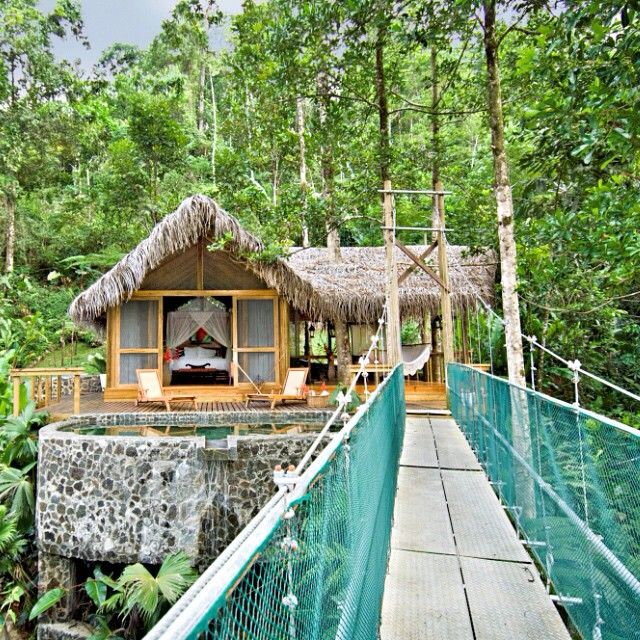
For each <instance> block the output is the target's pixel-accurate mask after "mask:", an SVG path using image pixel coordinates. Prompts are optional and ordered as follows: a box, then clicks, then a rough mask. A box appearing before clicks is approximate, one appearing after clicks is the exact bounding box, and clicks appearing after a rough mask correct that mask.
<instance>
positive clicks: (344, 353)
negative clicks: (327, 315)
mask: <svg viewBox="0 0 640 640" xmlns="http://www.w3.org/2000/svg"><path fill="white" fill-rule="evenodd" d="M333 326H334V328H335V331H336V364H337V365H338V379H339V380H340V382H342V383H343V384H345V385H347V386H348V385H349V383H350V382H351V371H350V369H349V367H350V365H351V343H350V341H349V327H348V325H347V323H346V322H345V321H344V320H342V318H337V317H336V318H334V320H333Z"/></svg>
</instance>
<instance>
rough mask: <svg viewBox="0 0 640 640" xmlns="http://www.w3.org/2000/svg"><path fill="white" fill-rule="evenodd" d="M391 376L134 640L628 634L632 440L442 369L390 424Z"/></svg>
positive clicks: (639, 508)
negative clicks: (425, 408)
mask: <svg viewBox="0 0 640 640" xmlns="http://www.w3.org/2000/svg"><path fill="white" fill-rule="evenodd" d="M402 373H403V372H402V367H401V366H398V367H396V368H395V369H394V370H393V371H391V372H390V373H389V375H388V376H387V377H386V379H385V380H384V381H383V383H382V384H381V385H380V386H379V387H377V388H376V390H375V391H374V392H373V393H372V394H370V396H369V398H368V400H367V402H366V403H365V404H364V405H362V406H361V407H360V408H359V409H358V410H357V411H356V413H355V414H354V415H352V416H347V414H346V413H345V412H344V404H345V403H346V402H347V398H346V397H345V399H344V400H343V405H342V407H339V408H338V410H337V411H336V413H335V414H334V417H333V419H332V420H333V422H335V421H337V420H340V419H342V420H344V425H343V427H342V429H341V430H340V431H339V432H337V433H336V434H335V435H333V436H332V438H331V440H330V442H329V444H328V445H326V446H324V448H320V447H319V446H317V447H312V449H310V450H309V452H308V453H307V455H306V456H305V459H304V460H303V461H301V463H300V464H299V465H298V468H297V469H296V471H295V472H292V473H290V474H284V475H280V476H279V477H278V478H276V480H277V485H274V487H276V486H277V491H276V492H275V493H274V497H273V498H272V500H271V501H270V502H269V503H268V504H267V505H265V507H264V508H263V509H262V510H261V511H260V513H259V514H258V515H257V516H256V517H255V518H254V520H253V521H252V522H251V523H250V524H249V526H248V527H247V528H246V529H245V530H244V531H243V532H242V533H241V534H240V535H239V536H238V538H237V539H236V540H235V541H234V542H233V543H232V544H231V545H230V546H229V547H228V548H227V549H226V550H225V551H224V552H223V553H222V554H221V556H220V557H219V558H218V559H217V560H216V561H215V562H214V563H213V564H212V565H211V566H210V567H209V569H208V570H207V571H205V573H204V574H203V575H202V576H201V577H200V578H199V580H198V581H197V582H196V583H195V584H194V585H193V587H192V588H191V589H190V590H189V591H188V592H187V593H186V594H185V595H184V596H183V598H182V599H181V600H179V601H178V602H177V603H176V605H174V606H173V607H172V608H171V609H170V610H169V612H168V613H167V614H166V615H165V617H164V618H163V619H162V620H160V622H159V623H158V624H157V625H156V626H155V627H154V629H153V630H152V631H151V632H150V633H149V634H148V636H147V640H157V639H159V638H163V639H167V640H168V639H169V638H171V639H172V640H175V639H179V638H212V639H213V638H216V639H218V638H225V639H232V638H233V639H236V638H247V639H249V638H250V639H255V640H263V639H264V640H266V639H272V638H277V639H283V640H293V639H297V640H320V639H327V638H340V639H347V638H354V639H362V640H372V639H375V638H379V637H380V638H382V640H392V639H393V640H401V639H404V638H406V639H409V638H452V639H457V638H470V639H473V638H476V639H482V638H514V637H518V638H549V639H555V638H569V637H570V636H569V632H568V631H567V626H566V624H569V625H570V626H571V627H572V628H573V630H574V631H575V632H577V633H579V635H580V636H581V637H582V638H589V639H604V638H606V639H609V638H610V639H618V638H619V639H622V638H625V639H626V638H638V637H639V632H638V629H639V628H640V626H639V623H640V582H639V581H638V578H637V576H638V575H639V573H640V571H639V569H640V567H639V563H640V532H639V529H638V526H637V523H638V521H639V520H638V518H639V517H640V500H639V499H638V495H640V493H639V491H638V489H639V487H638V459H639V455H638V452H639V451H640V449H639V447H640V442H639V441H638V437H639V436H638V434H637V432H636V431H634V430H633V429H630V428H629V427H626V426H625V425H623V424H620V423H617V422H615V421H612V420H609V419H607V418H605V417H603V416H599V415H597V414H594V413H591V412H589V411H587V410H585V409H582V408H580V407H578V406H575V405H569V404H567V403H564V402H561V401H558V400H555V399H553V398H550V397H549V396H545V395H544V394H541V393H539V392H536V391H533V390H532V389H525V388H521V387H517V386H515V385H512V384H509V383H508V382H507V381H505V380H502V379H500V378H497V377H495V376H492V375H490V374H488V373H483V372H481V371H478V370H476V369H473V368H472V367H469V366H465V365H459V364H451V365H449V368H448V392H449V399H450V404H451V411H452V414H453V418H452V419H451V418H448V419H447V418H442V417H437V418H434V417H430V418H429V417H423V416H420V417H419V418H416V417H411V416H409V418H408V419H407V420H406V427H405V405H404V401H403V395H402V394H403V384H402V383H403V376H402ZM330 422H331V421H330ZM319 441H320V439H318V441H317V442H319ZM403 443H404V444H403ZM554 605H557V606H554ZM559 612H561V613H562V616H561V614H560V613H559Z"/></svg>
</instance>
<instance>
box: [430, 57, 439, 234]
mask: <svg viewBox="0 0 640 640" xmlns="http://www.w3.org/2000/svg"><path fill="white" fill-rule="evenodd" d="M439 101H440V96H439V87H438V52H437V49H436V48H435V47H431V152H432V153H433V161H432V163H431V187H432V189H433V190H434V191H437V190H438V183H439V182H440V118H439V116H438V103H439ZM431 226H432V227H433V228H434V229H437V228H438V227H439V226H440V212H439V211H438V196H435V195H434V196H433V205H432V209H431ZM437 238H438V232H437V231H432V232H431V241H432V242H435V240H436V239H437Z"/></svg>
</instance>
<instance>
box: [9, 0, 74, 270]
mask: <svg viewBox="0 0 640 640" xmlns="http://www.w3.org/2000/svg"><path fill="white" fill-rule="evenodd" d="M37 4H38V3H37V2H36V0H7V1H6V2H5V3H4V6H3V7H2V10H1V12H0V141H1V142H0V190H1V191H2V196H3V205H4V211H5V264H4V269H5V271H6V272H11V271H13V268H14V264H15V248H16V233H17V232H16V206H17V199H18V195H19V191H20V189H21V187H23V186H24V184H25V182H26V181H28V179H29V178H30V177H31V176H30V172H31V171H32V170H33V169H34V164H35V163H37V162H40V161H42V160H43V144H42V142H43V134H44V133H46V123H45V122H43V120H45V121H46V120H47V119H48V117H49V113H48V112H47V110H46V109H45V108H43V106H44V104H45V103H47V102H51V101H53V100H54V99H55V98H57V97H58V96H60V95H63V94H66V93H67V92H68V91H69V90H70V89H72V85H73V75H72V73H71V70H70V68H69V66H68V65H66V64H64V63H57V62H55V60H54V56H53V52H52V41H53V38H54V37H56V36H57V37H63V36H64V35H65V34H66V33H67V32H68V31H69V32H71V33H72V34H73V35H74V36H76V37H78V38H82V27H83V25H82V20H81V18H80V6H79V2H77V1H76V0H58V2H57V3H56V5H55V7H54V9H53V11H52V12H51V13H50V14H48V15H45V14H43V13H41V12H40V11H39V10H38V8H37ZM34 160H35V163H34Z"/></svg>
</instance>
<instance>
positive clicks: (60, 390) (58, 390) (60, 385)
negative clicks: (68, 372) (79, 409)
mask: <svg viewBox="0 0 640 640" xmlns="http://www.w3.org/2000/svg"><path fill="white" fill-rule="evenodd" d="M57 380H58V388H57V389H56V396H57V398H58V401H60V400H61V399H62V376H58V378H57Z"/></svg>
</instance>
